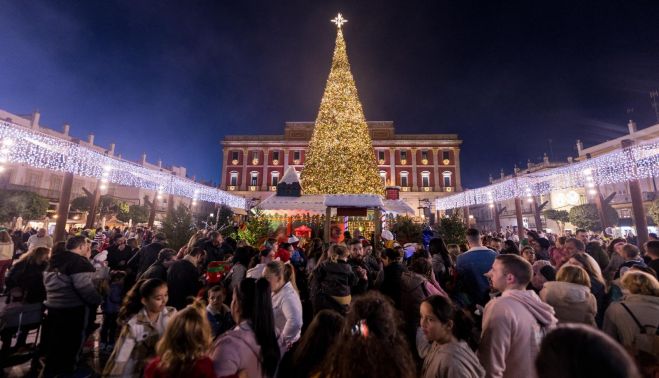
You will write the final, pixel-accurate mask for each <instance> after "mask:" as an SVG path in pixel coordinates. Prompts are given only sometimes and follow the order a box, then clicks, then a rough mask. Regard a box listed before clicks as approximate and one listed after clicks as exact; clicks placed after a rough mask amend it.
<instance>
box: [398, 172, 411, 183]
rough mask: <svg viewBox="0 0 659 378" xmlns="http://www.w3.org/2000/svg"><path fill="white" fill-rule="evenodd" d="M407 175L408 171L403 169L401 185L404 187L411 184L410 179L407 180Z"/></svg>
mask: <svg viewBox="0 0 659 378" xmlns="http://www.w3.org/2000/svg"><path fill="white" fill-rule="evenodd" d="M407 176H408V173H407V172H406V171H403V172H401V173H400V186H402V187H407V186H409V184H408V181H407Z"/></svg>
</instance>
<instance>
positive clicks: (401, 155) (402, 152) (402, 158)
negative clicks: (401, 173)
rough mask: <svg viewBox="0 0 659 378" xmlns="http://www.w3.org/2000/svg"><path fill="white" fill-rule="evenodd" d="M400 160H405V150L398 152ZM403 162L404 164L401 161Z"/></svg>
mask: <svg viewBox="0 0 659 378" xmlns="http://www.w3.org/2000/svg"><path fill="white" fill-rule="evenodd" d="M400 160H401V161H403V160H407V151H401V152H400ZM403 164H405V163H403Z"/></svg>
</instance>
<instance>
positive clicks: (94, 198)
mask: <svg viewBox="0 0 659 378" xmlns="http://www.w3.org/2000/svg"><path fill="white" fill-rule="evenodd" d="M87 197H88V198H90V197H91V203H90V204H89V214H87V220H86V221H85V228H93V227H94V223H96V211H97V210H98V205H99V202H100V201H101V180H96V188H95V189H94V193H93V194H92V195H91V196H89V195H87Z"/></svg>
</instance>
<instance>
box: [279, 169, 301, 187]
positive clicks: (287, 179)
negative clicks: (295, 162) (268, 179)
mask: <svg viewBox="0 0 659 378" xmlns="http://www.w3.org/2000/svg"><path fill="white" fill-rule="evenodd" d="M279 182H283V183H285V184H292V183H295V182H297V183H299V182H300V175H299V173H298V172H297V171H296V170H295V168H293V166H289V167H288V169H287V170H286V172H284V176H283V177H282V178H281V180H279Z"/></svg>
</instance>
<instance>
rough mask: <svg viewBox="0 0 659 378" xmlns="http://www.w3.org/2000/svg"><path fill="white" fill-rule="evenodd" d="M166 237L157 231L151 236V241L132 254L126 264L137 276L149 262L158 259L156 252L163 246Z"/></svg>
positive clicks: (151, 262)
mask: <svg viewBox="0 0 659 378" xmlns="http://www.w3.org/2000/svg"><path fill="white" fill-rule="evenodd" d="M166 242H167V237H166V236H165V234H163V233H161V232H159V233H157V234H156V235H155V236H154V237H153V243H151V244H149V245H146V246H144V247H142V249H140V250H139V251H137V253H136V254H135V256H133V257H132V258H131V259H130V261H128V265H129V266H130V267H131V268H133V269H134V270H135V271H136V272H137V277H139V276H141V275H142V273H144V272H145V271H146V270H147V269H149V267H150V266H151V264H153V263H154V262H156V260H157V259H158V253H159V252H160V250H161V249H163V248H165V244H166Z"/></svg>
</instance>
